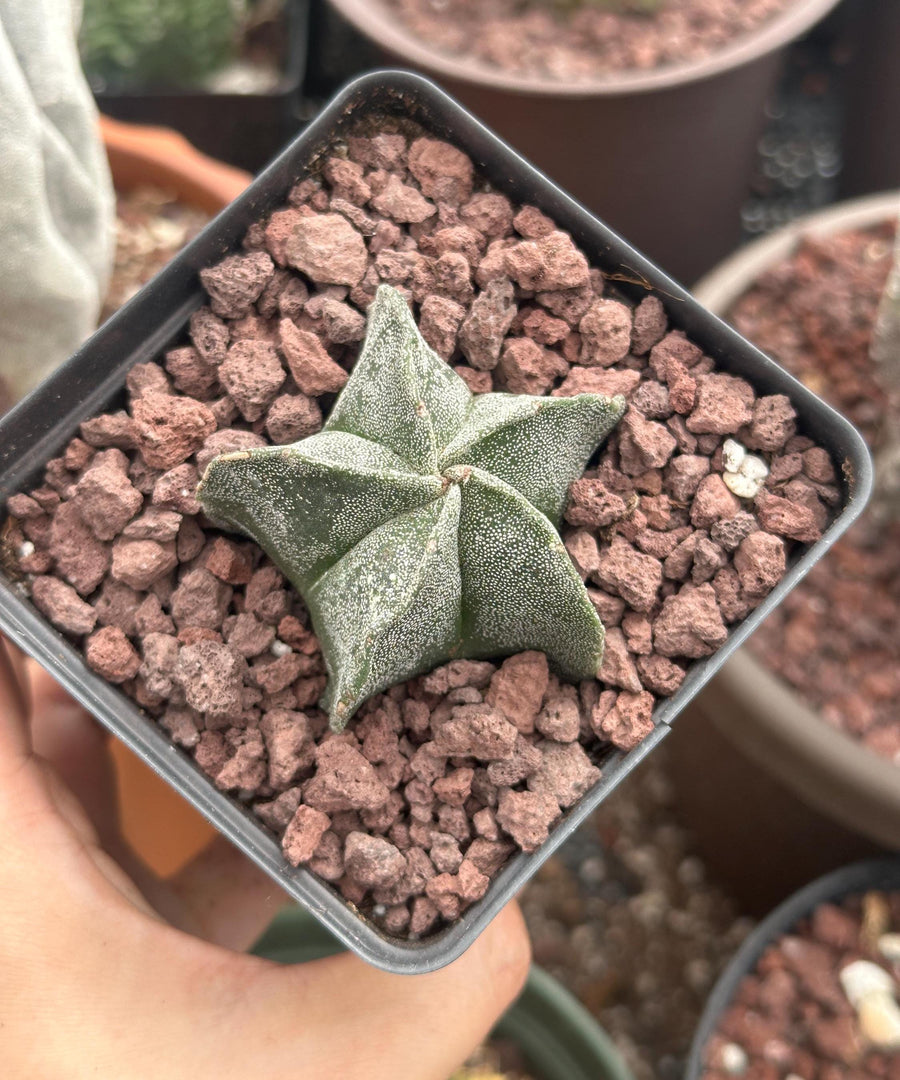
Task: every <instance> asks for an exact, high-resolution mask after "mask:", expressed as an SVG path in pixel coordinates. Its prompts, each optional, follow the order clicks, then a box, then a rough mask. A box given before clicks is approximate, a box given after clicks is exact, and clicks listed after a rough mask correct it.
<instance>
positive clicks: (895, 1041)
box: [856, 994, 900, 1050]
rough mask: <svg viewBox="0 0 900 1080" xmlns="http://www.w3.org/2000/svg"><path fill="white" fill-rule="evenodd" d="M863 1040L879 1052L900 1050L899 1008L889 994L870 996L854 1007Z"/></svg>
mask: <svg viewBox="0 0 900 1080" xmlns="http://www.w3.org/2000/svg"><path fill="white" fill-rule="evenodd" d="M856 1012H857V1015H858V1016H859V1030H860V1033H861V1034H862V1036H863V1038H864V1039H865V1040H866V1041H867V1042H869V1043H871V1044H872V1045H873V1046H877V1047H878V1048H879V1050H900V1006H898V1005H897V1002H896V1001H895V1000H894V999H893V997H891V996H890V995H889V994H871V995H870V996H869V997H866V998H863V1000H862V1001H861V1002H860V1003H859V1005H858V1006H857V1007H856Z"/></svg>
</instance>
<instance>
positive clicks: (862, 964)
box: [839, 960, 895, 1009]
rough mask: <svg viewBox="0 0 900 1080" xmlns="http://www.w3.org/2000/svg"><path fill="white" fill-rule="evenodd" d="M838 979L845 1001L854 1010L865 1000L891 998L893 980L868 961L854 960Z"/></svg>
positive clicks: (881, 968) (880, 968) (882, 969)
mask: <svg viewBox="0 0 900 1080" xmlns="http://www.w3.org/2000/svg"><path fill="white" fill-rule="evenodd" d="M839 978H840V980H841V986H842V988H843V990H844V993H845V994H846V995H847V1000H848V1001H849V1002H850V1004H851V1005H852V1006H853V1007H854V1009H855V1008H856V1007H857V1006H858V1005H859V1003H860V1002H861V1001H863V1000H864V999H865V998H868V997H873V996H884V995H887V996H888V997H892V996H893V994H894V989H895V987H894V980H893V979H892V978H891V977H890V975H888V973H887V972H886V971H885V970H884V968H883V967H879V966H878V964H873V963H872V962H871V961H870V960H854V961H853V963H852V964H848V965H847V966H846V967H845V968H844V969H843V970H842V971H841V973H840V976H839Z"/></svg>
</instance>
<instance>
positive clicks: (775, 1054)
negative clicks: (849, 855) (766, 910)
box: [702, 891, 900, 1080]
mask: <svg viewBox="0 0 900 1080" xmlns="http://www.w3.org/2000/svg"><path fill="white" fill-rule="evenodd" d="M898 928H900V893H897V892H893V893H882V892H875V891H873V892H870V893H866V894H865V895H864V896H851V897H848V898H846V899H845V900H842V901H840V902H839V903H833V904H820V905H819V906H818V907H817V908H816V909H815V911H814V912H813V913H812V915H811V916H810V917H809V918H808V919H804V920H803V921H802V922H801V923H800V924H798V925H797V926H796V927H794V928H793V929H792V930H791V932H790V933H788V934H784V935H782V936H781V937H780V938H778V939H777V940H776V941H774V942H772V944H771V945H770V946H769V947H768V948H767V949H766V951H765V952H764V953H763V955H762V956H761V958H760V959H759V961H758V963H757V965H756V968H755V969H754V970H753V971H752V972H751V973H750V974H748V975H747V976H745V978H744V979H743V980H742V981H741V983H740V986H739V987H738V990H737V992H736V994H735V996H734V1000H733V1001H732V1002H731V1004H730V1005H729V1007H728V1008H727V1009H726V1010H725V1012H724V1013H723V1015H722V1017H721V1020H720V1021H719V1026H718V1029H717V1031H716V1033H715V1034H714V1035H713V1037H712V1038H711V1039H710V1041H709V1043H708V1044H707V1046H706V1050H705V1054H704V1058H705V1063H706V1066H707V1067H706V1069H705V1070H704V1072H703V1074H702V1080H727V1078H729V1077H735V1076H738V1077H739V1076H744V1077H747V1078H748V1080H788V1078H790V1077H797V1078H799V1080H876V1078H877V1080H897V1078H898V1077H900V1009H898V1008H897V1005H896V1001H894V1005H893V1007H892V1006H891V1005H890V1004H888V1001H890V1000H893V999H894V998H895V996H896V995H897V994H900V933H898ZM860 961H862V962H863V965H862V966H861V965H860ZM873 976H874V978H873Z"/></svg>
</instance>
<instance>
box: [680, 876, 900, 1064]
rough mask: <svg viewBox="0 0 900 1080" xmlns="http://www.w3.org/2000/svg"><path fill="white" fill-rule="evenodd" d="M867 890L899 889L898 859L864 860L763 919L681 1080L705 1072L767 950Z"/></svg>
mask: <svg viewBox="0 0 900 1080" xmlns="http://www.w3.org/2000/svg"><path fill="white" fill-rule="evenodd" d="M870 889H881V890H888V889H890V890H893V889H900V858H889V859H867V860H866V861H865V862H858V863H853V864H851V865H850V866H843V867H841V869H840V870H834V871H832V873H830V874H826V875H825V876H824V877H820V878H817V879H816V880H815V881H813V882H811V883H810V884H809V885H807V886H805V888H802V889H800V891H799V892H795V893H794V895H793V896H791V897H789V898H788V899H787V900H785V902H784V903H783V904H780V905H779V906H778V907H777V908H775V910H774V911H773V912H772V913H771V915H769V916H768V917H767V918H765V919H764V920H763V921H762V922H761V923H760V924H759V926H757V928H756V929H755V930H754V931H753V933H752V934H751V935H750V936H749V937H748V938H747V940H746V941H745V942H744V944H743V945H742V946H741V947H740V948H739V949H738V951H737V952H736V953H735V954H734V957H733V958H732V960H731V962H730V963H729V965H728V967H727V968H725V970H724V971H723V972H722V974H721V976H720V977H719V981H718V982H717V983H716V985H715V986H714V987H713V989H712V993H711V994H710V995H709V1000H708V1001H707V1003H706V1008H705V1009H704V1010H703V1015H702V1016H701V1017H700V1023H699V1024H698V1025H697V1031H696V1032H695V1034H694V1041H693V1043H692V1044H691V1052H690V1056H689V1058H688V1062H687V1066H686V1068H685V1071H684V1080H698V1078H699V1077H700V1076H701V1074H702V1072H703V1051H704V1049H705V1048H706V1044H707V1043H708V1042H709V1040H710V1038H711V1037H712V1035H713V1034H714V1033H715V1030H716V1028H717V1027H718V1025H719V1020H720V1018H721V1016H722V1013H723V1012H724V1011H725V1010H726V1009H727V1008H728V1006H729V1005H730V1004H731V1000H732V998H733V997H734V995H735V994H736V993H737V989H738V987H739V986H740V984H741V980H742V979H743V978H744V976H745V975H749V974H750V972H751V971H753V969H754V968H755V967H756V964H757V962H758V960H759V958H760V957H761V956H762V954H763V953H764V952H765V951H766V949H767V948H768V947H769V945H771V944H772V942H773V941H775V940H776V938H779V937H780V936H781V935H782V934H787V933H789V932H790V931H791V929H792V928H793V927H795V926H796V925H797V923H798V922H800V920H801V919H804V918H806V916H807V915H810V914H811V913H812V912H813V911H814V909H815V908H817V907H818V906H819V904H826V903H839V902H840V901H841V900H843V899H844V898H845V897H847V896H852V895H853V894H854V893H864V892H868V891H869V890H870Z"/></svg>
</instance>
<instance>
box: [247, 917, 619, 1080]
mask: <svg viewBox="0 0 900 1080" xmlns="http://www.w3.org/2000/svg"><path fill="white" fill-rule="evenodd" d="M341 951H342V946H341V945H340V943H339V942H338V941H337V940H336V939H335V938H333V937H332V936H331V934H329V933H328V931H327V930H326V929H325V927H324V926H322V924H321V923H320V922H318V921H317V920H316V919H315V918H313V916H312V915H310V914H309V913H308V912H306V911H304V910H303V909H302V908H287V909H285V910H284V911H282V912H281V913H280V914H279V915H277V916H276V918H275V920H274V922H273V923H272V925H271V926H270V927H269V929H268V930H267V931H266V932H265V934H263V936H262V937H261V938H260V940H259V941H258V942H257V943H256V945H255V946H254V948H253V953H254V954H255V955H256V956H262V957H265V958H266V959H268V960H275V961H277V962H278V963H281V964H304V963H307V962H308V961H311V960H321V959H322V958H323V957H326V956H333V955H334V954H335V953H337V952H341ZM494 1033H495V1034H496V1035H498V1036H500V1037H501V1038H504V1039H509V1040H510V1041H511V1042H513V1043H515V1044H516V1046H517V1047H518V1048H519V1049H520V1050H521V1051H522V1053H523V1055H524V1056H525V1058H526V1059H527V1060H528V1063H529V1065H530V1067H531V1068H532V1069H533V1070H534V1072H535V1080H632V1076H631V1073H630V1072H629V1071H628V1069H627V1068H626V1066H625V1064H624V1062H623V1061H622V1059H621V1058H620V1057H619V1054H618V1051H617V1050H616V1048H615V1047H614V1046H613V1044H612V1042H611V1041H610V1039H609V1037H608V1036H607V1035H606V1033H605V1032H604V1031H603V1029H602V1028H601V1027H600V1026H599V1024H598V1023H597V1022H596V1021H595V1020H594V1019H593V1017H592V1016H591V1015H590V1013H588V1012H587V1010H586V1009H585V1008H584V1006H583V1005H581V1004H580V1002H578V1001H577V1000H576V999H575V998H574V997H573V996H572V995H571V994H570V993H569V992H568V990H566V989H565V988H564V987H563V986H562V985H561V984H560V983H558V982H557V981H556V979H554V978H553V977H552V976H551V975H548V974H547V972H546V971H543V970H542V969H541V968H539V967H535V966H532V968H531V971H530V973H529V975H528V982H527V983H526V984H525V989H524V990H523V991H522V993H521V994H520V995H519V998H518V999H517V1000H516V1002H515V1003H514V1004H513V1005H511V1006H510V1008H509V1009H508V1010H507V1012H506V1013H505V1014H504V1015H503V1017H502V1018H501V1019H500V1021H499V1023H498V1024H497V1027H496V1028H495V1029H494Z"/></svg>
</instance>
